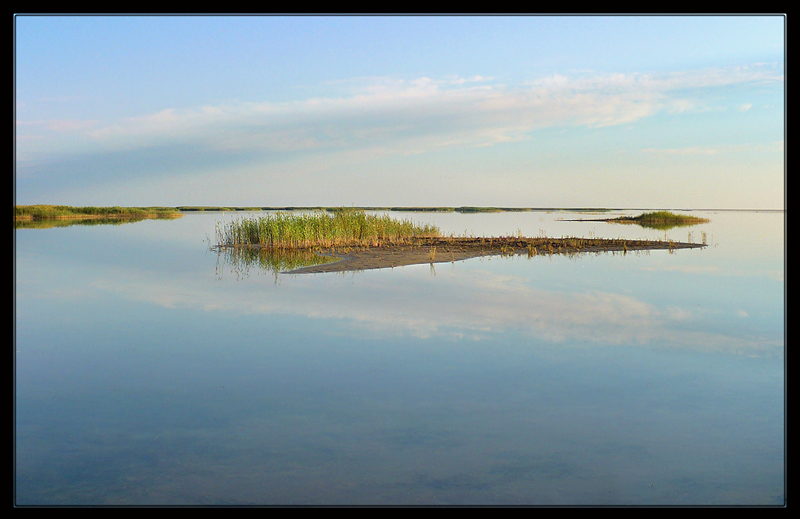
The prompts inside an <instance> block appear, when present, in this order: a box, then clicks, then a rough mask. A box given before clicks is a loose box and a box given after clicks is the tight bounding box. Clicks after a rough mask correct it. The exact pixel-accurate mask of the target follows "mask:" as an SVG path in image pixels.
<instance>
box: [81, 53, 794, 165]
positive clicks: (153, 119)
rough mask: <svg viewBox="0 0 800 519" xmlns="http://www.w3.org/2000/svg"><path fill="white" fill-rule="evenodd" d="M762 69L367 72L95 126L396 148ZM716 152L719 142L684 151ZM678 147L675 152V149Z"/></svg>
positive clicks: (678, 107) (565, 118)
mask: <svg viewBox="0 0 800 519" xmlns="http://www.w3.org/2000/svg"><path fill="white" fill-rule="evenodd" d="M781 77H782V76H777V75H775V74H770V73H769V70H768V71H764V70H762V69H761V68H754V69H746V68H733V69H712V70H706V71H700V72H693V73H675V74H669V75H662V76H654V75H648V74H605V75H595V76H581V77H575V78H572V77H567V76H562V75H554V76H551V77H547V78H542V79H539V80H536V81H533V82H530V83H528V84H526V85H524V86H522V87H518V88H507V87H503V86H502V85H497V84H493V83H492V82H490V81H489V80H488V79H487V78H483V77H480V76H474V77H471V78H457V77H455V78H454V77H450V78H445V79H434V78H430V77H420V78H415V79H410V80H403V79H396V78H368V79H362V80H360V81H354V82H353V83H352V84H350V85H348V89H349V94H347V95H342V96H339V97H327V98H312V99H307V100H301V101H295V102H284V103H270V102H249V103H237V104H228V105H219V106H203V107H199V108H197V109H190V110H176V109H171V108H167V109H164V110H162V111H160V112H158V113H154V114H150V115H146V116H142V117H137V118H131V119H127V120H123V121H120V122H118V123H117V124H115V125H112V126H107V127H104V128H99V129H94V130H92V131H91V132H89V133H88V136H90V137H91V138H93V139H96V140H98V141H100V142H103V143H104V144H105V145H107V146H111V147H112V148H123V149H127V148H130V147H132V146H139V145H150V144H153V143H164V142H186V141H190V142H194V143H197V142H206V143H208V145H210V146H218V147H219V148H221V149H226V150H231V149H253V150H269V151H282V150H287V149H288V150H295V149H330V148H345V147H350V148H366V147H373V146H378V147H390V148H392V149H394V150H395V151H396V152H400V153H403V152H406V151H404V150H407V149H409V148H411V149H418V150H419V149H422V150H424V149H433V148H437V147H442V146H458V145H462V146H475V145H487V144H492V143H495V142H504V141H508V140H515V139H519V138H520V137H521V136H523V135H524V134H526V133H528V132H531V131H533V130H536V129H538V128H544V127H554V126H572V125H581V126H592V127H603V126H610V125H618V124H628V123H631V122H634V121H636V120H639V119H641V118H644V117H648V116H650V115H653V114H655V113H657V112H659V111H664V110H669V111H677V112H683V111H687V110H692V109H698V104H697V103H696V101H694V100H692V99H690V98H686V97H685V96H683V95H676V92H677V91H678V90H680V91H682V92H683V91H684V90H685V89H687V88H702V87H708V86H718V85H729V84H733V83H742V82H761V81H767V80H773V81H774V80H779V79H780V78H781ZM687 152H689V153H703V154H710V153H714V152H715V151H714V150H699V149H694V150H687ZM674 153H678V152H677V151H675V152H674Z"/></svg>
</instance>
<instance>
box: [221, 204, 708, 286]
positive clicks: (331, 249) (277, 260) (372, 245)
mask: <svg viewBox="0 0 800 519" xmlns="http://www.w3.org/2000/svg"><path fill="white" fill-rule="evenodd" d="M700 247H705V245H702V244H696V243H684V242H675V241H671V240H663V241H662V240H627V239H600V238H579V237H568V238H547V237H536V238H527V237H522V236H513V237H512V236H508V237H478V238H475V237H458V236H441V233H440V231H439V229H438V228H437V227H435V226H431V225H420V224H416V223H414V222H412V221H410V220H397V219H394V218H391V217H389V216H385V215H384V216H378V215H368V214H366V213H364V212H363V211H361V210H351V209H340V210H338V211H333V212H327V213H312V214H291V213H275V214H270V215H266V216H263V217H255V218H243V219H241V220H238V221H232V222H229V223H227V224H225V225H222V226H219V225H218V227H217V245H216V247H214V248H215V249H216V250H217V251H229V252H230V251H240V252H241V254H240V256H239V257H240V258H243V257H246V258H249V259H250V260H251V261H258V262H260V263H261V264H262V266H272V268H273V270H275V271H281V272H286V273H291V274H305V273H321V272H345V271H355V270H369V269H378V268H393V267H399V266H404V265H416V264H425V263H443V262H455V261H460V260H464V259H469V258H475V257H481V256H494V255H503V256H510V255H518V254H523V255H527V256H529V257H530V256H537V255H547V254H581V253H600V252H622V253H627V252H629V251H645V250H657V249H663V250H676V249H688V248H700ZM301 251H302V253H303V255H304V256H305V257H307V258H310V257H318V258H320V261H316V262H315V261H313V260H311V259H309V264H308V265H307V266H303V265H299V264H297V262H296V261H293V262H287V261H286V260H285V259H284V258H285V257H290V256H291V257H292V258H297V257H299V252H301ZM288 265H291V270H288V271H287V270H284V268H282V267H286V266H288Z"/></svg>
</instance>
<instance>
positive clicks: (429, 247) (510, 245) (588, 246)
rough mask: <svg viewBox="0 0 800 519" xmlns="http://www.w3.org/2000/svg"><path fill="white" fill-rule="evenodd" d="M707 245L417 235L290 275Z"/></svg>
mask: <svg viewBox="0 0 800 519" xmlns="http://www.w3.org/2000/svg"><path fill="white" fill-rule="evenodd" d="M701 247H705V245H704V244H698V243H686V242H673V241H660V240H657V241H652V240H622V239H599V238H598V239H587V238H417V239H414V240H413V241H412V242H408V243H389V244H383V245H379V246H374V247H364V246H358V247H340V248H327V249H317V250H315V252H316V253H317V254H320V255H322V256H328V257H333V258H339V261H335V262H332V263H325V264H321V265H313V266H308V267H302V268H298V269H294V270H290V271H286V272H284V273H286V274H314V273H323V272H349V271H359V270H371V269H381V268H394V267H402V266H405V265H421V264H429V263H447V262H456V261H461V260H465V259H470V258H477V257H481V256H497V255H508V256H510V255H517V254H524V255H528V256H537V255H547V254H586V253H602V252H629V251H646V250H676V249H690V248H701Z"/></svg>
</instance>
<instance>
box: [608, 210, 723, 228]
mask: <svg viewBox="0 0 800 519" xmlns="http://www.w3.org/2000/svg"><path fill="white" fill-rule="evenodd" d="M606 221H608V222H612V223H632V224H637V225H641V226H642V227H649V228H651V229H671V228H673V227H682V226H688V225H697V224H701V223H708V222H709V221H710V220H708V219H707V218H700V217H698V216H691V215H687V214H675V213H672V212H670V211H653V212H650V213H642V214H640V215H639V216H620V217H619V218H611V219H608V220H606Z"/></svg>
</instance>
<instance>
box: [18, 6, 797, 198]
mask: <svg viewBox="0 0 800 519" xmlns="http://www.w3.org/2000/svg"><path fill="white" fill-rule="evenodd" d="M785 60H786V18H785V16H782V15H747V16H728V15H719V16H697V15H688V16H654V15H644V16H616V15H615V16H595V15H591V16H577V15H569V16H553V15H525V16H522V15H514V16H493V15H477V16H455V15H442V16H432V15H421V16H408V15H394V16H389V15H377V16H341V15H325V16H316V15H300V16H285V15H258V16H256V15H253V16H223V15H211V16H189V15H179V16H165V15H154V16H130V15H115V16H90V15H75V16H60V15H25V14H18V15H16V16H15V17H14V84H15V89H14V105H15V114H14V115H15V140H14V145H15V171H14V188H15V189H14V193H15V195H14V196H15V204H19V205H23V204H64V205H95V206H104V205H120V206H153V205H160V206H182V205H224V206H381V207H384V206H389V207H391V206H456V207H457V206H500V207H568V208H577V207H607V208H665V209H669V208H672V209H682V208H685V209H692V208H694V209H784V208H785V204H786V194H785V168H786V163H785V161H786V157H785V150H784V139H785V132H786V128H785V126H786V109H785V99H786V86H785Z"/></svg>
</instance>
